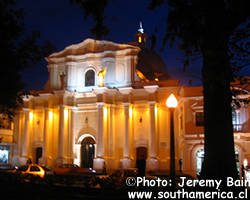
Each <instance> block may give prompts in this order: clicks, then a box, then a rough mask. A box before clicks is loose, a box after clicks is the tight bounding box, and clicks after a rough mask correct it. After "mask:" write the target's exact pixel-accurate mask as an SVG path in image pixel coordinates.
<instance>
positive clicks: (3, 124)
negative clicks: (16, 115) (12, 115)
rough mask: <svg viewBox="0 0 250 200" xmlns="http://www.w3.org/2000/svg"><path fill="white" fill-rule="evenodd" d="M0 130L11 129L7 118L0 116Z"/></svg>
mask: <svg viewBox="0 0 250 200" xmlns="http://www.w3.org/2000/svg"><path fill="white" fill-rule="evenodd" d="M0 128H3V129H11V121H10V120H9V119H8V117H7V116H3V115H0Z"/></svg>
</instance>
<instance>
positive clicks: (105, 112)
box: [103, 107, 108, 119]
mask: <svg viewBox="0 0 250 200" xmlns="http://www.w3.org/2000/svg"><path fill="white" fill-rule="evenodd" d="M103 114H104V118H105V119H106V118H107V116H108V109H107V107H104V108H103Z"/></svg>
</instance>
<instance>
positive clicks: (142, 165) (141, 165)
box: [136, 147, 147, 176]
mask: <svg viewBox="0 0 250 200" xmlns="http://www.w3.org/2000/svg"><path fill="white" fill-rule="evenodd" d="M146 159H147V148H146V147H138V148H136V168H137V169H138V175H139V176H144V175H145V170H146Z"/></svg>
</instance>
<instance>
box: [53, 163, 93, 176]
mask: <svg viewBox="0 0 250 200" xmlns="http://www.w3.org/2000/svg"><path fill="white" fill-rule="evenodd" d="M53 171H54V172H55V174H56V175H89V174H93V173H95V171H94V170H93V169H92V168H81V167H79V166H78V165H76V164H62V165H60V166H58V167H56V168H53Z"/></svg>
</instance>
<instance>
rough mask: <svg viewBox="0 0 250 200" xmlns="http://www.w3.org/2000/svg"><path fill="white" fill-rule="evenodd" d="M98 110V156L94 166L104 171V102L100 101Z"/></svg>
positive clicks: (97, 169)
mask: <svg viewBox="0 0 250 200" xmlns="http://www.w3.org/2000/svg"><path fill="white" fill-rule="evenodd" d="M96 104H97V112H98V119H97V123H98V127H97V144H96V146H97V149H96V158H95V159H94V163H93V167H94V169H95V170H96V171H102V170H103V167H104V159H103V107H104V103H103V102H98V103H96Z"/></svg>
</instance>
